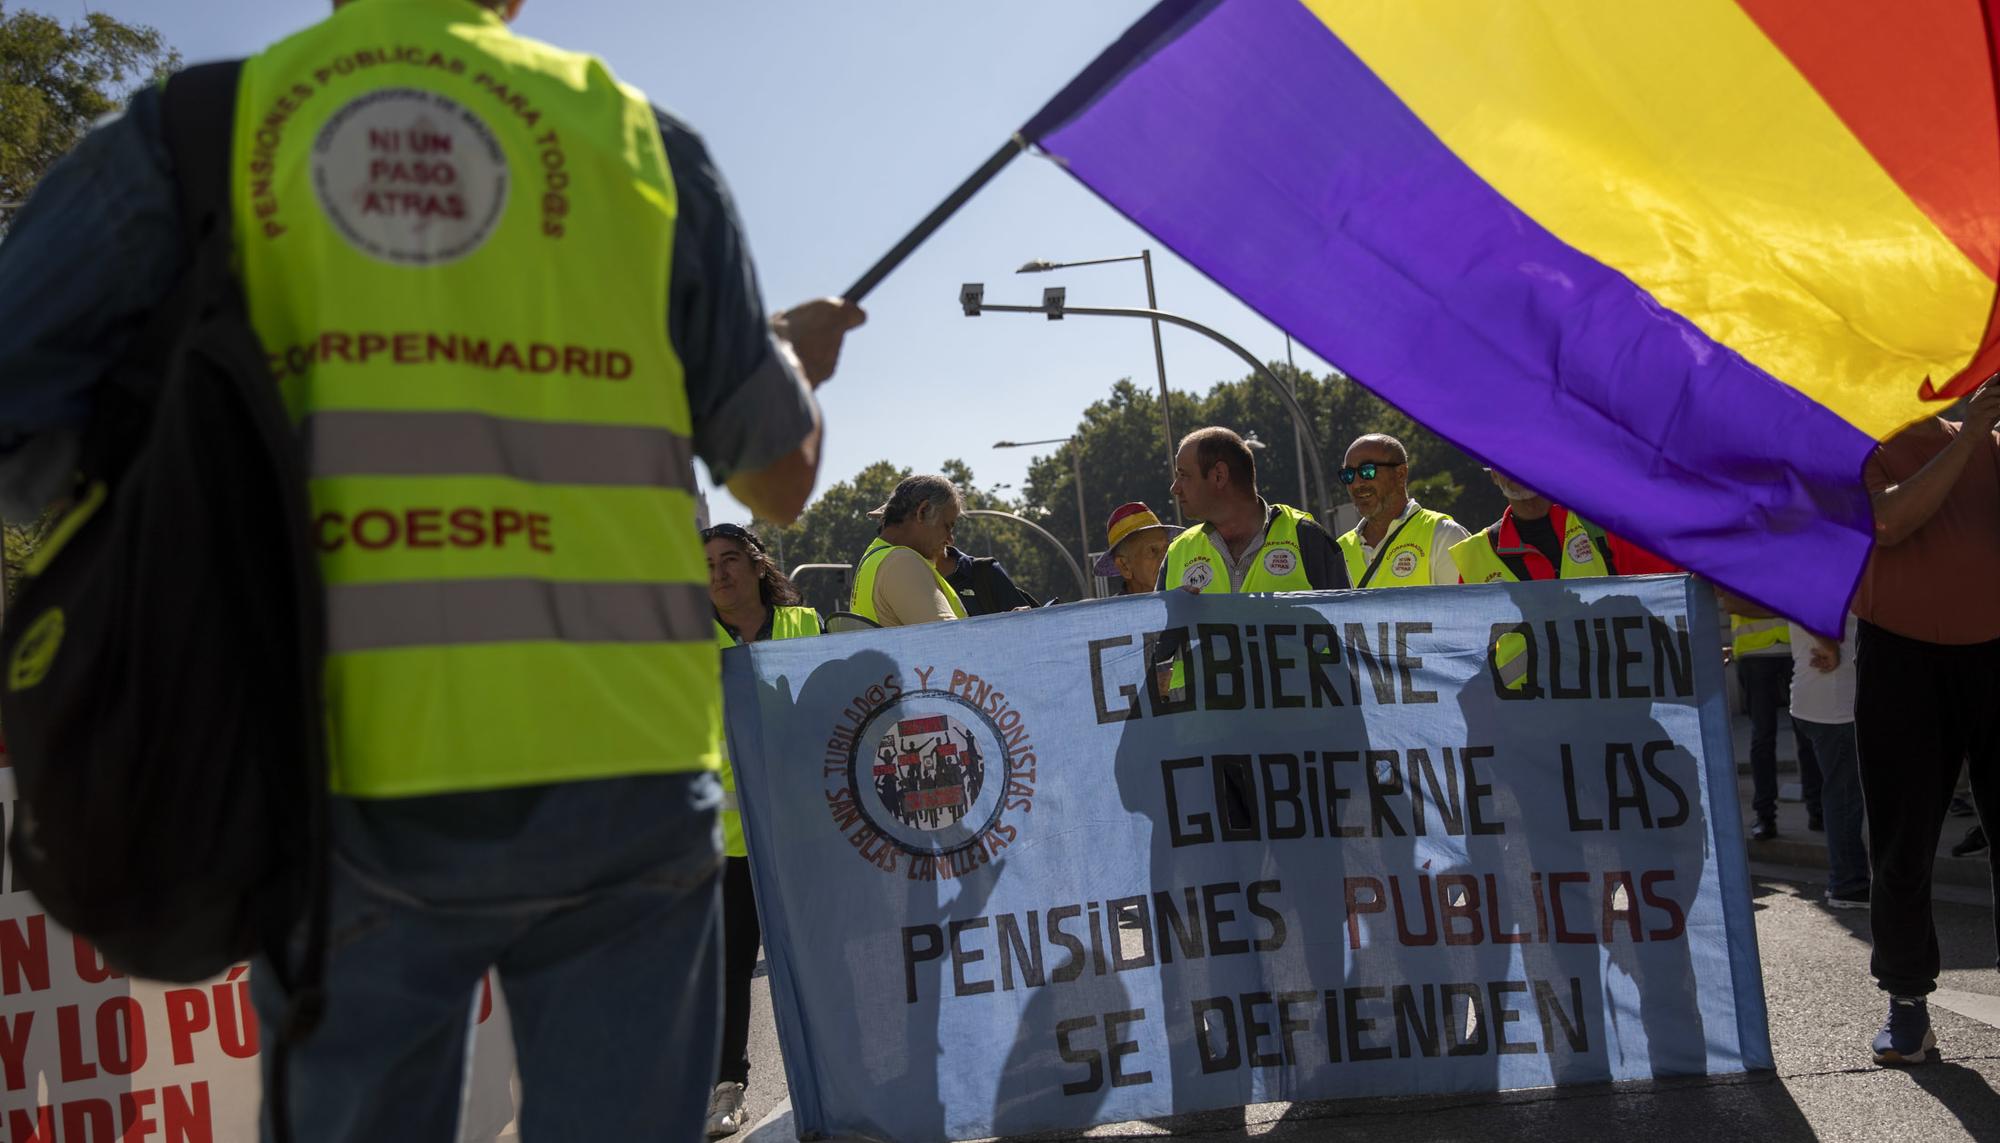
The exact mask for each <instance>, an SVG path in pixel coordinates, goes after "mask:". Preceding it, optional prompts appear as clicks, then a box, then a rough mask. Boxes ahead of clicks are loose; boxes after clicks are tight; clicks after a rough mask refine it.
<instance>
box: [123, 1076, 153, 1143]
mask: <svg viewBox="0 0 2000 1143" xmlns="http://www.w3.org/2000/svg"><path fill="white" fill-rule="evenodd" d="M158 1098H159V1093H158V1092H156V1091H152V1090H151V1089H148V1090H146V1091H128V1092H126V1093H125V1094H123V1095H121V1096H119V1097H118V1143H134V1141H135V1140H139V1139H144V1138H145V1137H146V1136H148V1135H151V1134H152V1133H153V1132H155V1131H158V1130H159V1127H160V1125H159V1124H158V1123H156V1122H154V1121H153V1119H152V1117H151V1116H149V1115H147V1114H146V1110H147V1109H148V1108H150V1107H152V1106H153V1101H154V1100H156V1099H158Z"/></svg>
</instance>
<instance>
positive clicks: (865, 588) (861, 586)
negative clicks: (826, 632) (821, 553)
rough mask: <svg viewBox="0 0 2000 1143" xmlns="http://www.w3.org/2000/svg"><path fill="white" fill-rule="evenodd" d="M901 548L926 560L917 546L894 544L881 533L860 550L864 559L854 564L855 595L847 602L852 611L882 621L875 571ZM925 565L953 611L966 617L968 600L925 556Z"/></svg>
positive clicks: (873, 621)
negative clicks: (885, 558) (962, 598)
mask: <svg viewBox="0 0 2000 1143" xmlns="http://www.w3.org/2000/svg"><path fill="white" fill-rule="evenodd" d="M898 548H901V549H902V550H903V551H906V552H908V553H910V554H911V555H913V556H915V557H917V558H918V559H920V560H924V554H923V553H922V552H919V551H917V550H916V549H915V548H905V547H903V546H902V545H901V544H892V543H890V542H889V541H887V540H885V539H883V538H882V537H880V536H877V537H875V539H873V540H871V541H869V544H868V547H867V548H866V549H865V550H863V551H862V553H861V562H860V563H858V564H856V565H854V598H853V600H852V601H850V602H849V603H848V605H847V609H848V610H849V611H852V612H853V613H854V614H856V615H859V616H861V617H862V618H864V619H867V620H868V621H869V622H871V623H876V624H879V623H881V622H882V617H881V615H880V614H879V613H877V612H876V610H875V574H876V573H877V572H879V571H881V570H882V560H883V558H884V557H886V556H887V555H888V554H889V553H890V552H893V551H896V550H897V549H898ZM924 566H925V567H927V568H929V569H931V578H932V579H934V580H936V581H937V586H938V590H939V591H941V592H943V593H944V601H945V602H946V603H947V604H949V605H950V606H951V613H952V614H953V615H955V616H957V617H958V618H960V619H963V618H965V603H964V601H962V600H960V599H959V598H958V592H956V591H954V590H952V586H951V581H949V580H947V579H945V578H944V577H943V576H942V575H939V574H938V570H937V565H936V564H934V563H932V562H930V561H929V560H924Z"/></svg>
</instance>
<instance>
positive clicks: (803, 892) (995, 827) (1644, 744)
mask: <svg viewBox="0 0 2000 1143" xmlns="http://www.w3.org/2000/svg"><path fill="white" fill-rule="evenodd" d="M1712 607H1713V604H1712V602H1711V600H1710V599H1709V597H1708V594H1707V592H1706V590H1705V589H1701V588H1695V587H1691V586H1690V585H1689V582H1688V581H1686V580H1685V579H1683V578H1679V577H1672V578H1668V577H1656V578H1650V579H1637V580H1620V581H1599V582H1579V583H1574V584H1524V585H1490V586H1484V587H1468V588H1441V589H1431V588H1415V589H1408V590H1404V591H1395V592H1368V593H1318V594H1310V595H1289V596H1275V597H1273V596H1225V597H1194V596H1188V595H1185V594H1182V593H1168V594H1166V595H1155V596H1146V597H1139V598H1127V599H1119V600H1106V601H1098V602H1093V603H1088V604H1081V605H1075V606H1070V607H1064V608H1058V609H1051V610H1050V611H1048V612H1038V613H1033V614H1028V615H1020V616H993V617H987V618H982V619H974V620H970V621H966V622H962V623H954V624H940V625H934V626H930V627H923V628H904V629H900V630H894V631H870V632H863V633H856V634H851V635H840V636H829V637H825V638H821V639H815V640H793V641H786V642H781V643H774V644H757V645H753V646H752V647H750V648H747V649H745V650H744V651H743V652H731V653H730V654H729V655H727V656H725V664H724V678H725V690H726V696H727V697H726V702H727V705H728V711H729V733H730V746H731V752H732V757H734V758H735V759H736V764H737V766H738V779H739V791H741V796H742V798H743V808H744V817H745V825H746V831H747V833H748V836H749V841H750V848H751V860H752V865H753V870H754V872H755V876H756V879H757V889H758V893H759V900H760V907H761V909H762V911H763V914H764V918H765V925H766V933H767V936H766V947H767V952H768V954H769V957H770V962H771V970H772V983H773V996H774V1003H775V1007H776V1009H777V1012H778V1018H779V1030H780V1035H781V1039H782V1041H783V1046H784V1051H785V1060H786V1067H787V1073H788V1077H789V1079H790V1081H791V1087H792V1095H793V1101H794V1107H795V1112H796V1115H797V1121H798V1123H799V1125H800V1127H801V1128H802V1129H805V1130H810V1131H820V1132H823V1133H839V1132H848V1133H854V1134H862V1135H868V1136H871V1137H875V1138H881V1139H890V1140H918V1139H936V1138H953V1139H963V1138H976V1137H982V1136H991V1135H996V1134H1019V1133H1025V1132H1030V1131H1039V1130H1049V1129H1058V1128H1066V1127H1081V1126H1087V1125H1089V1124H1091V1123H1097V1122H1111V1121H1124V1120H1133V1119H1159V1118H1162V1117H1167V1116H1173V1115H1178V1114H1183V1113H1186V1112H1190V1111H1196V1110H1201V1109H1209V1108H1226V1107H1232V1106H1237V1105H1242V1104H1248V1103H1262V1102H1270V1101H1276V1100H1292V1101H1296V1100H1323V1099H1328V1098H1336V1097H1339V1098H1346V1097H1356V1096H1373V1095H1398V1094H1411V1093H1418V1092H1442V1091H1458V1092H1472V1091H1491V1090H1502V1089H1519V1088H1531V1087H1541V1086H1547V1085H1551V1084H1569V1083H1580V1082H1595V1081H1603V1080H1630V1079H1653V1078H1657V1077H1666V1076H1677V1075H1702V1074H1721V1073H1727V1072H1732V1071H1741V1070H1745V1069H1756V1068H1768V1067H1769V1066H1770V1048H1769V1042H1768V1034H1767V1032H1766V1030H1765V1027H1764V1010H1763V1003H1762V995H1761V981H1760V978H1759V975H1758V971H1757V966H1756V950H1755V944H1754V932H1753V930H1752V929H1751V927H1750V913H1749V908H1748V900H1747V882H1746V875H1745V871H1744V866H1743V849H1742V846H1741V844H1740V839H1739V838H1738V837H1737V836H1736V830H1737V829H1738V828H1739V825H1738V823H1737V821H1736V818H1735V815H1733V814H1729V813H1721V814H1718V813H1716V812H1715V811H1714V809H1713V807H1712V806H1711V804H1710V799H1709V793H1708V791H1709V790H1710V789H1711V788H1714V789H1719V790H1723V791H1725V793H1733V790H1734V784H1733V779H1732V778H1731V777H1730V776H1729V775H1728V771H1729V770H1730V768H1731V765H1730V754H1729V752H1728V745H1727V738H1726V728H1725V726H1724V723H1723V722H1722V712H1721V707H1720V696H1721V691H1720V660H1719V651H1718V649H1717V648H1716V647H1715V643H1714V631H1715V623H1714V616H1713V610H1712ZM1718 783H1719V784H1718Z"/></svg>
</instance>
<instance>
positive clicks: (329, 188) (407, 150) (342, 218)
mask: <svg viewBox="0 0 2000 1143" xmlns="http://www.w3.org/2000/svg"><path fill="white" fill-rule="evenodd" d="M312 174H313V187H314V189H315V190H316V191H317V192H318V194H319V205H320V209H321V210H323V211H325V212H326V217H327V219H328V220H329V221H331V222H332V223H333V225H334V227H335V229H337V230H339V231H340V234H341V237H343V238H345V239H347V242H348V244H349V245H350V246H353V247H354V248H355V249H356V250H359V251H361V252H362V253H363V254H366V255H368V256H369V257H371V258H376V259H379V260H381V261H384V262H392V263H395V264H397V265H404V266H438V265H443V264H445V263H448V262H456V261H458V260H459V259H460V258H463V257H465V256H466V255H468V254H470V253H472V252H473V251H475V250H477V249H479V248H480V247H481V246H483V245H485V243H486V239H487V238H488V237H490V236H491V235H492V233H493V231H494V228H495V227H497V226H498V225H499V222H500V214H501V211H502V210H503V209H504V208H505V207H506V205H507V182H508V168H507V155H506V152H504V151H502V150H501V149H500V142H499V140H498V139H496V138H494V136H493V132H492V130H491V129H489V128H488V127H487V126H486V123H485V121H484V120H482V119H480V118H479V116H477V115H475V114H473V113H472V112H471V111H470V110H468V109H467V108H465V107H462V106H460V105H459V104H458V103H457V102H456V101H454V100H451V99H448V98H446V97H445V96H443V95H439V94H438V93H436V92H432V91H418V90H416V89H415V88H408V87H392V88H385V89H382V90H380V91H371V92H369V93H368V94H366V95H362V96H360V97H358V98H356V99H354V100H351V101H350V102H349V103H348V104H347V105H346V106H345V107H342V108H341V109H340V110H339V111H336V112H334V114H333V117H332V118H331V119H328V120H327V121H326V126H324V127H322V128H320V132H319V137H318V138H317V139H315V140H314V141H313V156H312Z"/></svg>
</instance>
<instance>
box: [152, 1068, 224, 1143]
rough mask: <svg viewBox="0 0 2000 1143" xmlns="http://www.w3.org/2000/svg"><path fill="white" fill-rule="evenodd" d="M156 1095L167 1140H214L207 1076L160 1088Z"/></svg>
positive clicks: (175, 1142) (170, 1142)
mask: <svg viewBox="0 0 2000 1143" xmlns="http://www.w3.org/2000/svg"><path fill="white" fill-rule="evenodd" d="M160 1096H161V1099H160V1119H161V1121H162V1122H163V1123H164V1124H165V1126H166V1134H167V1141H168V1143H215V1126H214V1118H213V1116H212V1115H211V1113H210V1111H209V1106H208V1081H207V1080H202V1081H201V1082H200V1083H191V1084H188V1085H187V1086H186V1087H185V1088H181V1087H167V1088H162V1089H160Z"/></svg>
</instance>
